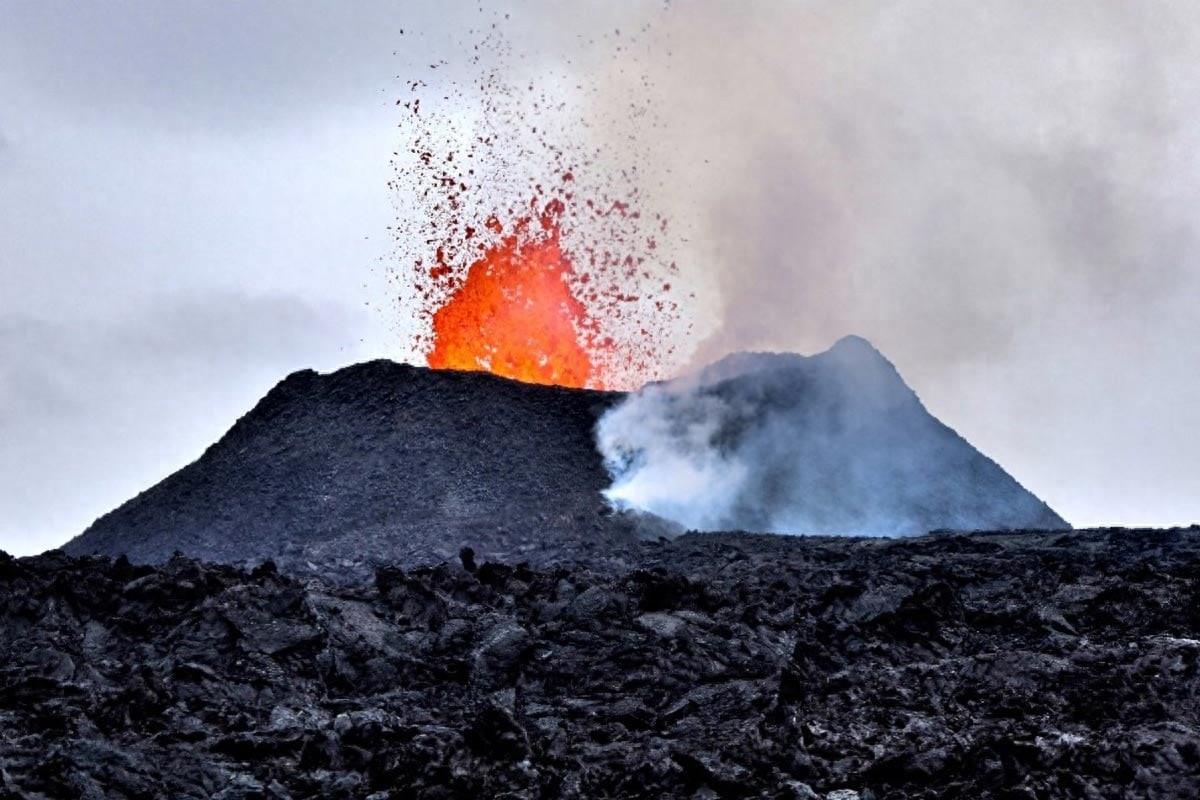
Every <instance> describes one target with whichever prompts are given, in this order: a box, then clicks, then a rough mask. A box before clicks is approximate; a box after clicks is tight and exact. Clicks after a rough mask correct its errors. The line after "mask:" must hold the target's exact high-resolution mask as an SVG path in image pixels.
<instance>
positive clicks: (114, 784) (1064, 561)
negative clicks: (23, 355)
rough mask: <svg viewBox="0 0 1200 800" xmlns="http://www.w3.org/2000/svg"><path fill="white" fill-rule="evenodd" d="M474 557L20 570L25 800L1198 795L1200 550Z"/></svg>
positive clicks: (2, 599)
mask: <svg viewBox="0 0 1200 800" xmlns="http://www.w3.org/2000/svg"><path fill="white" fill-rule="evenodd" d="M466 555H467V557H465V558H463V559H461V560H457V559H456V560H453V561H449V562H445V563H441V564H438V565H436V566H428V567H418V568H411V569H405V568H401V567H399V566H390V567H381V568H379V569H378V571H377V573H376V576H375V578H374V580H373V581H370V582H366V583H360V584H358V585H347V584H338V585H334V584H332V583H329V582H326V581H323V580H321V579H318V578H312V577H309V578H305V579H297V578H293V577H288V576H286V575H284V574H281V573H280V572H279V571H277V570H276V569H274V568H273V566H272V565H270V564H266V565H263V566H261V567H259V568H257V569H254V570H253V571H245V570H241V569H238V568H234V567H229V566H216V565H208V564H204V563H200V562H196V561H192V560H188V559H185V558H174V559H171V560H169V561H167V562H166V563H165V564H162V565H160V566H137V565H131V564H130V563H129V562H128V561H125V560H123V559H122V560H115V561H114V560H110V559H108V558H100V557H86V558H72V557H68V556H65V555H63V554H61V553H50V554H47V555H44V556H40V557H36V558H27V559H12V558H8V557H3V558H0V796H3V797H6V798H7V797H11V798H18V797H19V798H38V797H54V798H57V797H82V798H157V797H171V798H200V797H221V798H230V799H231V798H289V797H290V798H343V797H344V798H375V799H376V800H383V798H410V797H412V798H455V797H474V798H501V797H507V798H588V800H591V799H592V798H634V797H638V798H642V797H645V798H657V797H680V798H741V797H754V798H813V797H823V798H831V799H836V800H851V799H852V798H860V800H863V799H865V798H871V797H874V798H876V799H877V800H881V799H882V798H918V797H920V798H950V797H971V798H987V797H1002V798H1030V799H1032V798H1048V797H1049V798H1057V797H1062V798H1068V797H1069V798H1080V797H1093V798H1126V797H1163V798H1167V797H1170V798H1183V797H1195V796H1196V795H1197V792H1198V791H1200V779H1198V777H1197V776H1198V770H1200V698H1198V692H1200V673H1198V669H1200V667H1198V661H1200V529H1196V528H1193V529H1188V530H1174V531H1123V530H1112V531H1095V532H1075V533H1052V534H1045V533H1040V534H1039V533H1029V534H1003V535H1001V534H993V535H986V534H977V535H944V536H930V537H922V538H916V539H906V540H861V539H827V538H826V539H821V538H812V539H808V538H788V537H768V536H745V535H743V536H736V535H689V536H685V537H683V538H681V539H678V540H676V541H673V542H669V543H667V542H659V543H649V542H647V543H640V544H636V545H631V546H629V547H627V548H625V549H624V550H623V551H622V552H621V553H619V554H618V555H616V556H610V557H608V558H605V559H602V560H599V561H594V562H593V561H589V560H588V559H587V558H586V557H585V556H580V555H578V554H577V555H576V556H575V557H574V558H573V560H570V559H569V560H568V561H566V562H564V563H562V564H560V565H558V566H546V567H542V568H534V567H529V566H525V565H522V564H519V563H491V562H488V561H486V560H484V559H483V558H479V559H472V558H471V557H469V554H466ZM476 560H477V561H478V562H479V563H474V562H475V561H476ZM317 566H320V565H317Z"/></svg>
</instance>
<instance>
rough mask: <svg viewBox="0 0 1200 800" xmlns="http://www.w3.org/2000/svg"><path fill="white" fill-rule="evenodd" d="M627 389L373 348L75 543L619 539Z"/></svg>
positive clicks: (431, 552) (442, 548) (283, 556)
mask: <svg viewBox="0 0 1200 800" xmlns="http://www.w3.org/2000/svg"><path fill="white" fill-rule="evenodd" d="M614 399H615V397H614V395H611V394H606V393H602V392H591V391H583V390H569V389H561V388H554V387H546V386H533V385H528V384H522V383H517V382H514V381H509V380H503V379H501V378H497V377H494V376H491V375H486V374H482V373H465V372H435V371H431V370H428V369H423V368H418V367H411V366H406V365H400V364H395V363H392V362H389V361H374V362H370V363H365V364H359V365H356V366H352V367H347V368H345V369H341V370H338V371H337V372H334V373H332V374H329V375H318V374H317V373H315V372H312V371H303V372H297V373H295V374H293V375H290V376H288V378H287V379H286V380H284V381H283V382H281V383H280V384H279V385H277V386H276V387H275V388H274V389H272V390H271V391H270V392H269V393H268V394H267V395H266V396H265V397H264V398H263V399H262V400H261V401H260V402H259V403H258V405H257V406H255V408H254V409H253V410H252V411H250V412H249V413H248V414H246V415H245V416H244V417H242V418H241V419H240V420H238V422H237V423H236V424H235V425H234V426H233V428H232V429H231V430H230V431H229V432H228V433H227V434H226V435H225V436H224V437H222V438H221V440H220V441H219V442H217V443H216V444H215V445H213V446H212V447H210V448H209V449H208V450H207V451H205V453H204V455H203V456H202V457H201V458H200V459H199V460H197V461H196V462H194V463H192V464H190V465H188V466H187V467H184V468H183V469H181V470H180V471H178V472H176V473H175V474H174V475H171V476H170V477H168V478H166V479H165V480H163V481H162V482H161V483H159V484H157V485H156V486H154V487H152V488H151V489H149V490H147V491H145V492H143V493H142V494H140V495H138V496H137V497H135V498H133V499H132V500H130V501H129V502H127V503H125V504H124V505H122V506H121V507H120V508H118V509H117V510H115V511H113V512H111V513H110V514H107V515H105V516H104V517H102V518H100V519H99V520H97V521H96V522H95V523H94V524H93V525H92V526H91V527H90V528H88V530H87V531H85V532H84V533H83V535H81V536H80V537H78V538H77V539H75V540H74V541H72V542H71V543H70V544H68V545H67V546H66V547H65V548H64V549H65V550H66V551H67V552H69V553H73V554H88V553H101V554H109V555H114V556H115V555H119V554H122V553H124V554H127V555H128V556H129V557H130V558H131V559H133V560H135V561H140V562H152V563H153V562H162V561H165V560H166V559H168V558H170V557H171V555H172V553H174V552H176V551H179V552H182V553H185V554H187V555H189V556H193V557H197V558H203V559H208V560H213V561H222V562H237V561H241V560H247V559H249V560H256V559H264V558H276V559H280V560H281V561H283V562H296V561H297V560H298V559H300V560H309V559H317V560H322V561H325V560H328V559H327V558H326V557H327V556H331V555H335V556H343V557H346V558H349V559H356V560H361V559H362V558H363V557H364V556H372V557H380V558H383V559H384V560H398V561H403V562H406V563H411V562H415V561H430V560H434V561H436V560H440V559H443V558H449V557H451V556H452V555H453V554H454V553H457V552H458V550H459V548H460V547H461V546H463V545H468V544H469V545H473V546H474V547H475V549H476V550H477V551H478V552H480V553H481V554H484V555H490V556H492V557H496V556H497V555H501V554H505V553H510V552H511V554H512V555H513V556H516V555H518V553H517V552H516V550H515V549H514V548H518V547H520V546H521V545H522V544H524V543H526V542H527V540H526V539H524V538H521V539H520V541H517V540H516V539H515V538H514V537H515V536H516V534H517V533H518V532H521V533H523V532H524V531H526V530H529V529H531V528H536V529H537V530H539V531H540V532H541V533H542V538H541V540H540V544H542V545H545V546H552V545H556V544H561V543H562V542H563V541H564V540H570V541H578V540H580V539H589V540H592V539H595V540H597V541H598V543H599V542H603V541H606V540H605V538H604V537H605V536H606V535H608V534H609V533H610V532H611V531H612V530H613V529H614V525H612V524H610V523H611V520H608V519H606V517H605V515H607V509H606V507H605V504H604V501H603V498H602V497H601V496H600V491H601V490H602V489H603V488H604V487H605V486H606V485H607V484H608V475H607V473H606V472H605V470H604V466H603V464H602V463H601V460H600V456H599V455H598V454H597V453H596V450H595V448H594V446H593V444H592V427H593V426H594V424H595V420H596V417H597V415H598V414H599V413H600V412H602V411H603V409H604V408H606V407H607V406H608V405H609V404H610V403H612V402H613V401H614Z"/></svg>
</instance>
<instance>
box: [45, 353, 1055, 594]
mask: <svg viewBox="0 0 1200 800" xmlns="http://www.w3.org/2000/svg"><path fill="white" fill-rule="evenodd" d="M712 371H716V372H717V373H720V374H719V376H718V377H719V379H718V380H716V382H712V381H709V380H708V378H706V379H705V381H707V382H702V385H703V386H704V387H705V389H704V391H706V392H710V393H715V395H716V396H719V397H721V398H724V399H725V401H726V404H727V405H732V406H736V408H737V409H738V414H737V416H736V417H735V418H734V419H732V420H729V421H727V423H728V424H726V425H725V428H723V429H722V430H721V431H720V435H721V436H722V437H725V438H726V439H727V440H728V441H727V442H726V444H729V443H730V442H732V443H733V445H735V446H736V447H742V448H743V450H745V448H746V446H748V444H749V445H753V444H754V442H755V441H756V440H762V439H764V438H767V439H769V440H770V442H771V448H770V451H769V453H767V454H766V455H765V456H763V455H762V453H758V452H750V451H749V450H746V452H745V453H743V455H746V454H747V453H748V455H746V457H748V458H750V459H751V460H752V461H754V464H753V469H752V470H750V472H749V474H750V477H751V478H752V480H751V481H750V483H749V484H748V485H747V487H745V488H744V489H743V491H742V494H741V495H739V497H738V498H737V500H738V504H737V505H736V506H735V507H734V508H733V511H732V512H731V513H729V514H728V515H726V516H725V517H723V518H722V520H723V521H724V522H726V523H727V525H726V527H727V528H728V529H746V530H757V531H764V532H765V531H771V530H772V527H771V526H772V524H773V523H774V522H776V521H778V520H779V519H781V518H782V517H780V515H779V514H775V513H771V510H772V509H773V508H776V507H779V506H780V505H781V504H786V505H787V508H788V510H789V511H790V512H793V515H792V516H791V517H788V519H802V520H805V521H806V524H805V525H804V526H801V527H787V528H779V529H777V530H782V531H783V532H788V533H793V532H800V533H839V534H840V533H866V534H872V533H919V532H924V531H926V530H930V529H938V528H959V529H967V528H1003V529H1016V528H1066V527H1068V526H1067V524H1066V523H1065V522H1063V520H1062V519H1061V518H1060V517H1059V516H1058V515H1057V514H1055V513H1054V512H1053V511H1051V510H1050V509H1049V508H1048V507H1047V506H1046V505H1045V504H1044V503H1042V502H1041V501H1040V500H1038V498H1036V497H1034V496H1033V495H1032V494H1030V493H1029V492H1027V491H1026V490H1025V489H1024V488H1022V487H1021V486H1020V484H1018V483H1017V482H1016V481H1015V480H1014V479H1013V478H1012V477H1011V476H1009V475H1008V474H1007V473H1006V472H1005V471H1004V470H1003V469H1001V468H1000V467H999V466H998V465H997V464H995V463H994V462H993V461H991V460H990V459H988V458H987V457H986V456H984V455H983V454H982V453H980V452H979V451H977V450H976V449H975V448H973V447H971V445H970V444H968V443H967V442H966V441H964V440H963V439H962V438H961V437H959V436H958V435H957V434H956V433H954V431H952V430H951V429H949V428H948V427H946V426H945V425H943V424H941V423H940V422H938V421H937V420H936V419H934V418H933V417H932V416H931V415H930V414H929V413H928V412H927V411H926V410H925V408H924V407H923V406H922V405H921V403H920V401H919V400H917V398H916V395H915V394H914V393H913V392H912V390H911V389H909V388H908V387H907V386H906V385H905V384H904V382H903V380H901V378H900V376H899V375H898V374H897V373H896V371H895V369H894V368H893V367H892V365H891V364H890V363H889V362H888V361H887V360H886V359H884V358H883V356H881V355H879V354H878V353H877V352H876V351H875V350H874V349H873V348H871V346H870V345H869V344H867V343H866V342H865V341H863V340H860V339H846V340H843V341H842V342H839V343H838V344H837V345H835V346H834V347H833V348H832V349H830V350H829V351H828V352H826V353H822V354H819V355H816V356H812V357H807V358H806V357H802V356H795V355H776V356H763V355H761V354H751V355H743V356H740V357H734V358H732V359H727V360H726V361H723V362H721V363H720V364H717V365H714V366H713V367H711V368H710V373H709V377H711V375H712V374H713V373H712ZM662 388H663V387H648V388H647V389H646V390H643V391H642V392H638V393H634V394H630V395H624V396H623V395H621V394H618V393H606V392H594V391H587V390H579V389H563V388H557V387H549V386H537V385H530V384H523V383H518V382H515V381H510V380H505V379H502V378H497V377H495V376H491V375H487V374H482V373H468V372H453V371H434V370H428V369H424V368H420V367H411V366H405V365H399V364H395V363H392V362H390V361H373V362H369V363H365V364H358V365H355V366H351V367H346V368H345V369H341V370H338V371H337V372H334V373H331V374H328V375H319V374H317V373H315V372H312V371H303V372H297V373H295V374H293V375H290V376H288V377H287V379H285V380H284V381H283V382H281V383H280V384H279V385H277V386H276V387H275V388H274V389H272V390H271V391H270V392H269V393H268V394H267V395H266V397H264V398H263V399H262V400H261V401H260V402H259V403H258V405H257V406H255V408H254V409H253V410H251V411H250V412H249V413H248V414H246V415H245V416H244V417H242V419H240V420H238V422H237V423H236V424H235V425H234V426H233V428H232V429H231V430H230V431H229V432H228V433H227V434H226V435H225V436H224V437H223V438H222V439H221V440H220V441H219V442H217V443H216V444H215V445H213V446H212V447H210V448H209V449H208V450H207V451H206V452H205V453H204V454H203V456H201V458H200V459H199V460H197V461H196V462H194V463H192V464H190V465H188V466H187V467H184V468H183V469H181V470H180V471H178V472H176V473H175V474H174V475H171V476H170V477H168V478H166V479H165V480H163V481H162V482H161V483H159V484H158V485H156V486H154V487H152V488H150V489H149V490H147V491H145V492H143V493H142V494H140V495H138V496H137V497H135V498H133V499H132V500H130V501H128V502H127V503H125V504H124V505H122V506H121V507H119V508H118V509H116V510H115V511H113V512H111V513H109V514H107V515H106V516H104V517H101V518H100V519H99V520H97V521H96V522H95V523H94V524H93V525H92V526H91V527H90V528H89V529H88V530H87V531H85V532H84V533H83V534H82V535H81V536H79V537H78V538H77V539H75V540H74V541H72V542H70V543H69V544H68V545H67V546H66V547H65V548H64V549H65V550H66V551H67V552H68V553H70V554H73V555H86V554H93V553H95V554H101V555H109V556H117V555H122V554H125V555H127V556H129V557H130V558H131V559H132V560H134V561H140V562H150V563H156V562H162V561H164V560H166V559H168V558H170V557H171V555H172V554H173V553H175V552H176V551H178V552H180V553H183V554H185V555H187V556H190V557H193V558H200V559H206V560H211V561H219V562H241V561H258V560H262V559H267V558H272V559H275V560H277V561H278V563H279V566H281V567H283V568H291V569H294V568H307V567H306V565H308V564H313V565H321V567H320V569H321V570H328V569H329V566H330V565H331V564H332V565H339V564H340V565H342V566H343V567H344V568H346V569H348V570H350V571H351V572H356V573H358V574H359V577H361V574H362V570H363V569H364V568H366V569H368V570H369V568H370V566H371V565H372V564H373V563H378V562H385V561H386V562H390V563H403V564H415V563H429V562H433V561H438V560H442V559H445V558H448V557H453V556H454V555H455V554H457V552H458V550H459V548H460V547H463V546H470V547H472V548H474V550H475V551H476V552H477V553H478V555H479V556H480V557H481V558H489V559H512V560H518V561H520V560H524V561H529V562H530V563H546V562H548V561H554V560H562V559H569V558H573V557H577V556H578V557H583V556H586V557H587V559H588V560H591V561H594V560H595V559H596V558H598V557H601V556H602V554H608V555H609V556H610V557H618V558H619V552H620V549H621V546H623V545H624V544H626V543H628V542H629V541H631V540H633V539H636V538H637V537H638V535H639V533H641V534H644V533H646V532H647V531H654V530H662V529H663V528H664V527H668V526H666V525H665V524H664V523H663V522H662V520H661V519H660V520H658V521H657V522H656V523H655V522H653V520H654V517H652V516H651V517H637V518H636V524H635V519H634V518H633V517H632V516H631V515H627V514H619V513H618V514H613V513H611V512H610V510H609V507H608V504H607V501H606V500H605V498H604V496H603V495H602V492H603V491H604V490H605V489H606V488H608V487H609V485H610V483H611V477H610V475H609V472H608V470H607V469H606V465H605V463H604V460H603V459H602V457H601V455H600V452H599V451H598V450H597V448H596V434H595V432H596V430H597V421H598V420H601V419H603V420H605V421H608V420H610V419H612V418H614V416H616V415H618V414H625V415H628V414H629V413H630V410H633V411H636V410H637V408H638V406H639V404H640V403H642V402H643V401H644V400H645V398H646V396H648V395H649V394H651V393H653V392H655V391H658V390H661V389H662ZM623 399H624V401H625V402H622V400H623ZM655 408H656V409H658V407H657V406H655ZM658 410H661V409H658ZM667 410H668V412H669V413H670V414H676V413H678V414H680V415H686V414H688V413H692V412H691V411H690V410H689V409H688V408H687V407H686V406H684V405H680V404H678V403H677V404H676V405H675V406H673V407H668V409H667ZM610 412H611V413H610ZM634 421H635V422H636V421H637V420H636V414H635V416H634ZM764 421H765V423H764ZM851 422H852V423H853V424H850V423H851ZM763 424H768V425H769V427H765V428H764V427H763ZM604 429H605V424H604V423H602V424H601V425H600V430H601V431H602V432H603V430H604ZM781 431H783V432H789V431H790V432H791V433H794V434H795V435H791V433H789V434H788V435H781V434H780V432H781ZM625 434H626V436H627V440H626V441H625V442H624V443H623V445H622V446H630V445H632V446H633V447H634V448H636V447H638V446H641V445H642V444H643V442H642V438H643V434H642V432H641V430H640V429H639V428H638V426H637V425H636V424H635V425H633V426H632V427H627V429H626V431H625ZM629 437H632V439H629ZM756 437H757V439H756ZM603 439H604V437H603V436H601V441H603ZM763 452H766V451H763ZM760 456H761V457H760ZM642 463H643V465H644V466H646V467H647V468H650V469H651V474H650V476H649V477H650V478H651V479H653V478H654V475H653V474H652V469H653V467H654V466H655V464H654V462H653V460H652V459H651V460H643V462H642ZM642 477H643V478H645V477H646V476H645V475H643V476H642ZM755 482H758V483H760V484H761V485H760V486H756V485H755ZM880 487H889V489H888V492H887V494H886V496H885V495H883V494H882V493H881V490H880ZM881 498H882V499H881ZM885 500H886V502H885ZM640 510H647V511H649V512H652V513H653V514H659V515H660V516H661V517H666V518H668V519H673V520H675V521H676V522H681V523H682V524H683V525H685V526H687V520H686V519H680V518H679V517H677V516H673V515H672V514H669V513H664V512H663V511H662V510H660V509H658V508H654V507H652V508H649V509H640ZM734 512H736V513H734ZM647 520H651V521H650V522H647ZM893 520H899V521H901V522H902V523H903V526H900V527H896V526H893V527H892V528H888V525H889V524H891V522H892V521H893ZM697 527H698V526H697ZM669 529H672V530H674V528H669ZM316 568H317V567H315V566H314V567H312V569H316ZM326 577H329V576H328V574H326Z"/></svg>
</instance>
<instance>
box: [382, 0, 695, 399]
mask: <svg viewBox="0 0 1200 800" xmlns="http://www.w3.org/2000/svg"><path fill="white" fill-rule="evenodd" d="M481 13H484V12H482V11H481ZM498 25H499V21H497V23H496V24H492V25H490V26H489V27H488V31H489V32H488V33H487V35H486V36H485V38H484V39H483V40H482V41H479V42H477V43H473V44H471V45H470V46H465V47H464V48H463V52H468V53H471V54H472V55H471V56H470V57H469V59H468V61H467V63H466V64H465V65H460V66H465V67H466V69H467V72H468V73H469V74H473V75H474V77H473V78H471V79H470V80H468V81H465V82H464V81H460V80H457V79H454V78H451V77H449V76H447V77H441V76H442V73H441V72H438V73H437V76H435V75H434V74H433V73H430V75H429V79H428V81H426V80H423V79H412V80H410V81H408V84H407V91H406V94H407V97H402V98H400V99H398V100H397V101H396V105H397V106H400V107H402V108H403V109H404V111H405V113H404V114H403V117H404V119H403V122H402V124H401V129H402V130H403V131H404V132H405V135H406V142H405V144H404V146H403V147H402V148H401V149H398V150H397V151H396V153H395V154H394V156H395V157H394V159H393V162H392V163H393V167H394V178H393V180H392V182H391V187H392V188H393V189H394V190H395V191H396V192H397V195H398V196H399V199H400V202H398V203H397V209H398V212H400V213H399V214H398V217H397V224H396V226H394V228H393V232H394V236H395V241H396V253H395V259H394V262H395V263H396V264H397V265H398V271H397V273H396V274H395V275H394V277H395V278H397V281H398V283H399V284H400V286H401V287H403V289H402V292H401V293H400V295H399V297H398V305H399V306H400V307H401V309H402V310H403V309H407V311H408V316H409V319H410V320H412V322H414V323H415V324H413V325H410V326H409V329H410V330H411V331H413V333H411V334H410V336H411V345H410V348H411V350H413V351H415V352H416V353H419V354H421V355H423V356H424V357H425V358H426V360H427V361H428V363H429V366H431V367H434V368H439V369H459V370H483V371H488V372H493V373H495V374H497V375H502V376H504V377H508V378H515V379H517V380H521V381H527V382H531V383H542V384H556V385H560V386H571V387H588V388H596V389H599V388H634V387H637V386H641V385H642V384H644V383H646V382H647V381H649V380H653V379H655V378H658V377H662V373H663V372H664V371H666V370H668V369H670V368H671V367H672V366H673V364H672V361H673V359H674V356H675V350H676V343H677V341H678V338H677V337H679V335H680V331H681V327H682V326H681V324H680V321H681V314H680V306H679V303H678V300H677V298H676V297H675V296H674V294H673V289H672V287H673V286H676V285H678V282H677V280H676V277H677V275H678V270H677V268H676V265H675V261H674V259H673V254H674V253H675V252H677V251H678V246H679V242H680V238H679V237H678V236H677V235H676V234H675V233H674V231H673V230H672V231H669V226H668V222H667V219H666V217H665V216H663V215H662V214H661V213H643V211H642V208H641V206H642V202H643V197H642V194H641V189H642V186H641V184H642V183H643V182H644V181H645V180H646V178H645V177H644V176H645V175H646V173H647V170H645V169H643V168H642V165H640V164H639V162H638V156H637V153H636V150H637V149H636V148H632V150H631V153H622V154H618V153H614V152H609V151H607V150H605V148H604V147H603V146H602V142H601V144H600V145H598V144H597V140H596V139H595V138H594V136H593V135H592V131H591V129H590V127H589V126H590V125H591V124H594V123H595V122H596V120H595V119H585V114H584V113H583V112H584V109H583V108H581V107H580V106H579V105H578V104H577V103H572V102H568V100H569V99H570V98H569V97H564V96H561V95H560V94H556V88H555V87H558V89H561V87H564V86H572V85H574V84H576V83H577V82H578V80H577V79H578V76H573V75H565V74H564V75H551V74H546V75H544V76H542V78H543V79H544V80H545V85H544V86H543V85H541V84H540V83H539V80H538V79H534V80H528V79H526V80H521V81H520V82H517V79H516V78H515V76H516V75H521V74H524V73H523V71H522V70H521V69H520V68H518V67H517V66H514V63H513V56H512V52H511V48H510V47H509V45H508V43H507V41H506V40H505V38H504V36H503V33H502V27H498ZM464 44H465V43H464ZM627 56H628V53H627V52H625V51H621V50H619V49H618V50H617V51H614V59H617V58H619V59H620V63H622V64H626V63H627V62H628V57H627ZM444 63H446V62H439V63H438V64H434V65H432V66H431V67H429V69H431V70H432V69H435V68H437V67H439V66H441V65H442V64H444ZM470 112H475V113H470ZM629 113H630V115H631V117H632V118H634V119H638V120H643V121H644V124H647V125H649V124H651V121H652V120H653V109H652V107H651V106H650V103H649V100H648V99H646V100H645V103H644V107H643V106H641V105H638V104H637V103H636V102H635V100H634V99H632V98H631V108H630V111H629ZM624 149H628V148H623V150H624Z"/></svg>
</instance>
